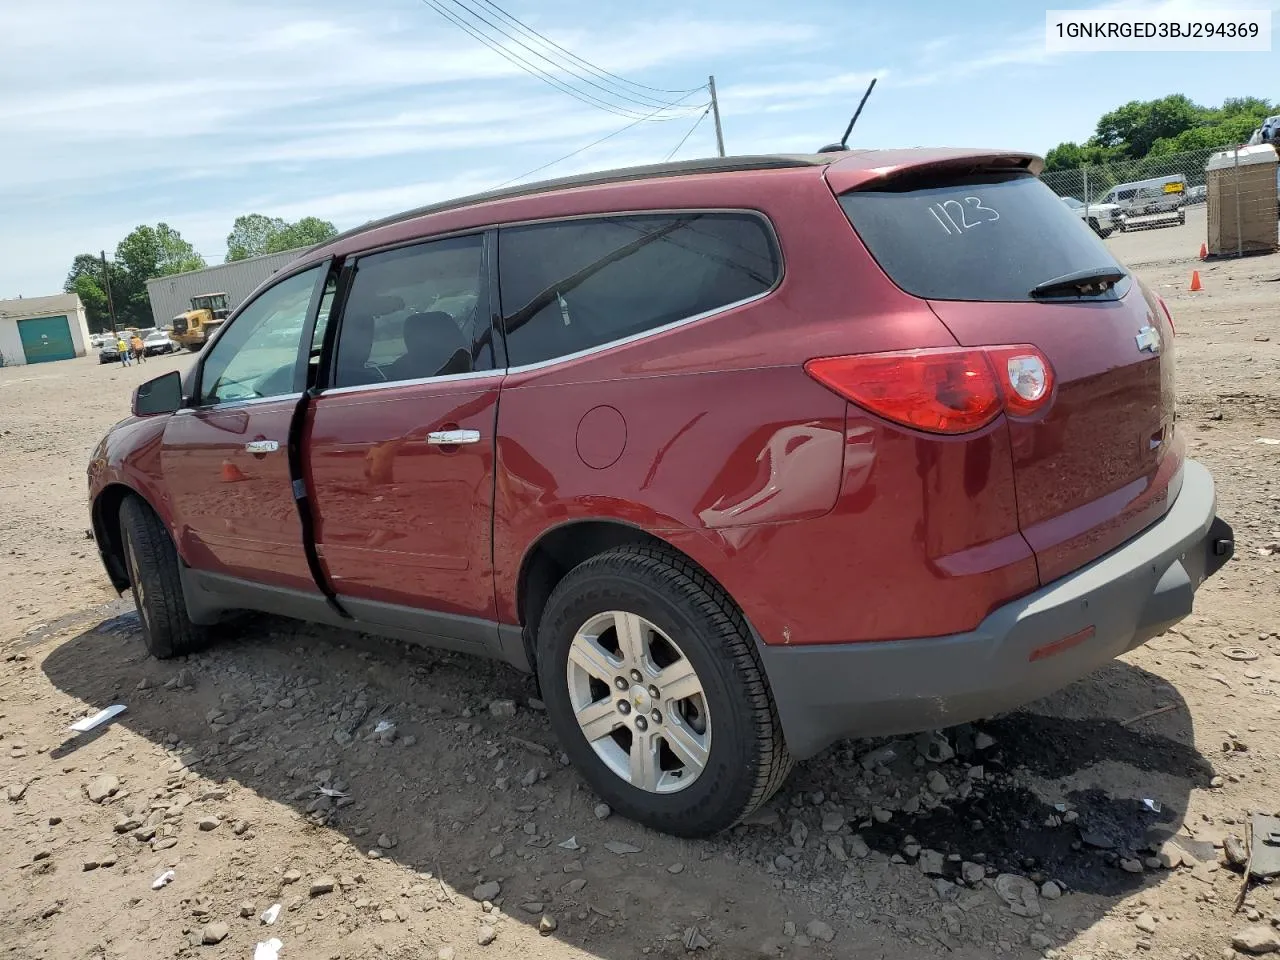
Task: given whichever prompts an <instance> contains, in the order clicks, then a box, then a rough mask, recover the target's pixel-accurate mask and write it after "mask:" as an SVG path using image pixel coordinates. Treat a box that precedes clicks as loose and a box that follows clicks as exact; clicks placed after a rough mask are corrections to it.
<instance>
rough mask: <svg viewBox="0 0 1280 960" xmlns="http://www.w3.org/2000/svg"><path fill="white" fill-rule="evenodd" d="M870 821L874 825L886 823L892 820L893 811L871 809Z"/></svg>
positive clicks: (877, 808) (880, 808)
mask: <svg viewBox="0 0 1280 960" xmlns="http://www.w3.org/2000/svg"><path fill="white" fill-rule="evenodd" d="M871 819H872V820H874V821H875V822H876V823H888V822H889V821H890V820H892V819H893V811H892V810H886V809H885V808H884V807H872V808H871Z"/></svg>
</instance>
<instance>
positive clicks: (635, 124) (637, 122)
mask: <svg viewBox="0 0 1280 960" xmlns="http://www.w3.org/2000/svg"><path fill="white" fill-rule="evenodd" d="M695 93H698V90H693V91H691V92H690V93H689V94H688V95H686V96H685V97H683V98H681V99H684V100H687V99H689V97H690V96H692V95H693V94H695ZM676 102H677V103H679V102H680V101H678V100H677V101H676ZM701 108H702V109H703V110H704V112H703V116H706V112H705V110H706V109H709V108H710V106H709V104H702V105H701ZM647 119H649V118H648V117H641V118H640V119H639V120H632V121H631V122H630V123H628V124H627V125H626V126H625V127H622V128H620V129H618V130H615V131H613V133H608V134H605V135H604V136H603V137H601V138H600V139H599V140H593V141H591V143H588V144H587V145H586V146H585V147H579V148H578V149H577V150H574V151H573V152H572V153H566V154H565V155H564V156H563V157H558V158H556V159H555V160H552V161H551V162H550V163H544V164H543V165H542V166H540V167H534V168H533V169H532V170H530V171H528V172H527V173H522V174H520V176H518V177H514V178H512V179H511V180H508V181H506V182H505V183H500V184H498V185H497V186H496V187H494V188H493V189H495V190H501V189H502V188H503V187H506V186H510V185H511V184H513V183H516V182H518V181H520V180H523V179H524V178H525V177H531V176H533V175H534V174H535V173H539V172H541V171H543V170H545V169H547V167H554V166H555V165H556V164H557V163H563V162H564V161H565V160H568V159H569V158H570V157H576V156H577V155H578V154H580V153H584V152H586V151H587V150H590V149H591V148H592V147H595V146H599V145H600V144H602V143H604V142H605V141H606V140H612V139H613V138H614V137H616V136H618V135H619V134H622V133H626V132H627V131H628V130H630V129H631V128H632V127H638V126H639V125H640V124H642V123H644V121H645V120H647ZM692 132H693V131H690V133H692ZM682 142H683V141H682Z"/></svg>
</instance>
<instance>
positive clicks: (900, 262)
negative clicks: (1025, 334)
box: [840, 173, 1129, 301]
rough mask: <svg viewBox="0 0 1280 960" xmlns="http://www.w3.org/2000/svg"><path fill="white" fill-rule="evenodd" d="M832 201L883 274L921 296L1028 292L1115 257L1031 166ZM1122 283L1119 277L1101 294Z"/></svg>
mask: <svg viewBox="0 0 1280 960" xmlns="http://www.w3.org/2000/svg"><path fill="white" fill-rule="evenodd" d="M840 206H841V207H843V208H844V212H845V215H846V216H848V218H849V222H850V223H852V224H853V227H854V229H855V230H857V232H858V235H859V236H860V237H861V238H862V242H863V243H865V244H866V245H867V249H869V250H870V251H871V254H872V256H874V257H875V258H876V260H877V262H878V263H879V264H880V266H881V268H882V269H883V270H884V272H885V273H887V274H888V275H889V278H890V279H891V280H892V281H893V282H894V283H896V284H897V285H898V286H899V287H901V288H902V289H903V290H905V291H906V292H907V293H910V294H912V295H914V296H917V297H924V298H925V299H928V300H1002V301H1019V300H1031V299H1032V297H1031V295H1030V291H1031V289H1032V287H1035V286H1036V285H1037V284H1041V283H1044V282H1045V281H1047V280H1052V279H1055V278H1057V277H1061V276H1065V275H1066V274H1070V273H1075V272H1077V271H1080V270H1092V269H1095V268H1110V269H1115V268H1117V267H1119V266H1120V264H1118V263H1117V262H1116V259H1115V258H1114V257H1113V256H1112V255H1111V252H1110V251H1109V250H1108V249H1107V247H1106V245H1105V244H1104V243H1103V242H1102V241H1101V240H1099V239H1098V237H1097V235H1096V234H1094V232H1093V231H1092V230H1091V229H1090V228H1089V227H1088V225H1086V224H1085V222H1084V221H1083V220H1081V218H1080V217H1079V215H1077V214H1075V213H1073V212H1072V211H1071V210H1070V208H1068V207H1067V206H1066V205H1065V204H1064V203H1063V202H1062V201H1061V200H1060V199H1058V197H1057V196H1056V195H1055V194H1054V192H1053V191H1052V190H1050V189H1049V188H1048V187H1046V186H1045V185H1044V184H1043V183H1041V182H1040V180H1039V179H1037V178H1036V177H1034V176H1032V175H1031V174H1026V173H999V174H983V175H979V176H972V177H962V178H949V179H947V180H946V181H945V182H944V183H941V184H940V183H939V182H938V181H937V180H932V181H929V182H921V181H919V180H915V181H902V182H900V183H899V184H897V185H895V186H891V187H890V188H888V189H885V190H880V191H872V190H856V191H853V192H850V193H846V194H844V195H843V196H841V197H840ZM1121 269H1123V268H1121ZM1128 287H1129V279H1128V277H1127V276H1126V278H1125V279H1124V280H1122V281H1121V282H1120V283H1118V284H1117V285H1116V286H1115V288H1114V289H1113V290H1112V292H1111V293H1110V294H1109V295H1108V296H1112V297H1115V296H1124V294H1125V292H1126V291H1127V290H1128Z"/></svg>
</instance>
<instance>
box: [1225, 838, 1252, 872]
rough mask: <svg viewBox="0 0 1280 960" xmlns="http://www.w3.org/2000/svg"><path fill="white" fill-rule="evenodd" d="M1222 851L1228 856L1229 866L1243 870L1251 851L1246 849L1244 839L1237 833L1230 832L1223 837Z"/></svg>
mask: <svg viewBox="0 0 1280 960" xmlns="http://www.w3.org/2000/svg"><path fill="white" fill-rule="evenodd" d="M1222 852H1223V854H1224V855H1225V856H1226V859H1227V865H1228V866H1231V867H1238V868H1239V869H1241V870H1243V869H1244V867H1245V864H1247V863H1248V862H1249V851H1248V850H1246V849H1245V846H1244V841H1243V840H1241V839H1240V838H1239V837H1237V836H1236V835H1235V834H1228V835H1227V836H1225V837H1223V838H1222Z"/></svg>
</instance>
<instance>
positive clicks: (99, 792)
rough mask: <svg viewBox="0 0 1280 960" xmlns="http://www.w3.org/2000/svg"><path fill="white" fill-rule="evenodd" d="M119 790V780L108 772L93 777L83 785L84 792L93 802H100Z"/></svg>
mask: <svg viewBox="0 0 1280 960" xmlns="http://www.w3.org/2000/svg"><path fill="white" fill-rule="evenodd" d="M119 791H120V781H119V780H118V779H116V778H115V777H113V776H111V774H109V773H104V774H103V775H102V776H100V777H94V778H93V779H92V780H90V781H89V783H88V784H87V785H86V786H85V788H84V792H85V794H86V795H87V796H88V797H89V799H90V800H92V801H93V802H94V803H102V802H103V801H104V800H106V799H107V798H108V797H114V796H115V795H116V794H117V793H118V792H119Z"/></svg>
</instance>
